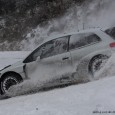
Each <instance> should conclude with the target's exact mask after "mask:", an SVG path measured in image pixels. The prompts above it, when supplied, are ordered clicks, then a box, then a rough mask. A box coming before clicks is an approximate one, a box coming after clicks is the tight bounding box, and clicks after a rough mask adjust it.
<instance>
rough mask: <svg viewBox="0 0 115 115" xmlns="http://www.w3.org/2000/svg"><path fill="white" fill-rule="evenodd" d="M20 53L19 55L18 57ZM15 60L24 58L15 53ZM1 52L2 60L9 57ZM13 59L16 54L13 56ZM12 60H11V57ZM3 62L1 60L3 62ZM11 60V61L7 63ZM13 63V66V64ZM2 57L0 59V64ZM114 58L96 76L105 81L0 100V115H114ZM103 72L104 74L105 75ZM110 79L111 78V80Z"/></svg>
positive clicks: (114, 56)
mask: <svg viewBox="0 0 115 115" xmlns="http://www.w3.org/2000/svg"><path fill="white" fill-rule="evenodd" d="M18 54H19V55H18ZM18 54H17V57H18V58H22V57H20V56H24V55H25V53H24V55H23V53H21V54H20V53H18ZM10 55H11V52H10V54H9V53H8V54H7V53H6V54H5V53H4V54H2V53H1V57H2V56H4V58H6V59H7V60H9V59H10V58H9V59H8V58H7V56H8V57H10ZM11 56H12V60H13V61H16V60H15V59H17V57H16V55H14V54H13V53H12V55H11ZM13 57H14V58H13ZM3 60H4V59H3ZM9 61H10V60H9ZM13 61H12V63H13ZM1 62H2V58H1V59H0V63H1ZM114 65H115V55H113V56H112V57H111V58H110V59H109V61H108V62H107V64H106V66H105V67H104V68H103V69H102V70H101V71H100V72H99V73H98V74H97V77H98V76H101V77H104V76H106V78H104V79H100V80H97V81H93V82H89V83H85V84H80V85H73V86H69V87H67V88H61V89H55V90H51V91H47V92H41V93H38V94H32V95H25V96H17V97H13V98H10V99H6V100H0V115H94V114H97V115H99V114H106V115H114V114H115V76H114V73H115V72H114V68H115V66H114ZM105 72H106V74H104V73H105ZM111 76H113V77H111Z"/></svg>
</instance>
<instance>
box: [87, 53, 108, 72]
mask: <svg viewBox="0 0 115 115" xmlns="http://www.w3.org/2000/svg"><path fill="white" fill-rule="evenodd" d="M99 56H107V57H108V58H109V56H108V55H106V54H96V55H94V56H93V57H92V58H91V59H90V61H89V64H88V71H89V72H90V71H91V63H92V61H93V60H94V59H95V58H97V57H99Z"/></svg>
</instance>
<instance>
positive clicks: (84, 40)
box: [69, 33, 101, 50]
mask: <svg viewBox="0 0 115 115" xmlns="http://www.w3.org/2000/svg"><path fill="white" fill-rule="evenodd" d="M99 41H101V39H100V38H99V37H98V36H97V35H96V34H93V33H83V34H75V35H72V36H71V37H70V42H69V49H70V50H72V49H75V48H80V47H83V46H86V45H89V44H94V43H96V42H99Z"/></svg>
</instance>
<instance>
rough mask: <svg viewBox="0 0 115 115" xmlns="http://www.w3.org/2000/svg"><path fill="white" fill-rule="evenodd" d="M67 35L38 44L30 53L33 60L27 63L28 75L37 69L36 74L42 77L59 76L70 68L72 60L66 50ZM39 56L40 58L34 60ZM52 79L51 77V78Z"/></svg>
mask: <svg viewBox="0 0 115 115" xmlns="http://www.w3.org/2000/svg"><path fill="white" fill-rule="evenodd" d="M68 40H69V36H64V37H60V38H57V39H54V40H50V41H48V42H46V43H44V44H43V45H42V46H40V47H39V48H38V49H37V50H36V51H34V53H33V54H32V56H31V57H32V58H33V60H34V61H33V62H30V63H27V72H28V75H31V74H32V71H34V72H35V70H37V74H36V75H37V76H38V77H41V76H42V79H47V78H52V77H54V76H55V77H60V74H61V75H62V74H65V73H67V72H69V71H71V70H72V60H71V56H70V52H69V51H68ZM39 56H40V59H38V60H37V61H35V60H36V59H37V58H38V57H39ZM52 79H53V78H52Z"/></svg>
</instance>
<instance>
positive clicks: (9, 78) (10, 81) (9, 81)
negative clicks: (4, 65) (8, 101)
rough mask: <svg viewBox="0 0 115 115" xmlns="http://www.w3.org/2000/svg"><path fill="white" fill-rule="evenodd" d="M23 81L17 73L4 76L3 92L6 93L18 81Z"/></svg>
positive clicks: (2, 81) (2, 82)
mask: <svg viewBox="0 0 115 115" xmlns="http://www.w3.org/2000/svg"><path fill="white" fill-rule="evenodd" d="M20 82H21V79H20V77H19V75H17V74H7V75H5V76H4V78H3V79H2V80H1V83H0V85H1V94H5V93H6V92H7V90H8V89H9V88H10V87H11V86H13V85H16V84H18V83H20Z"/></svg>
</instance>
